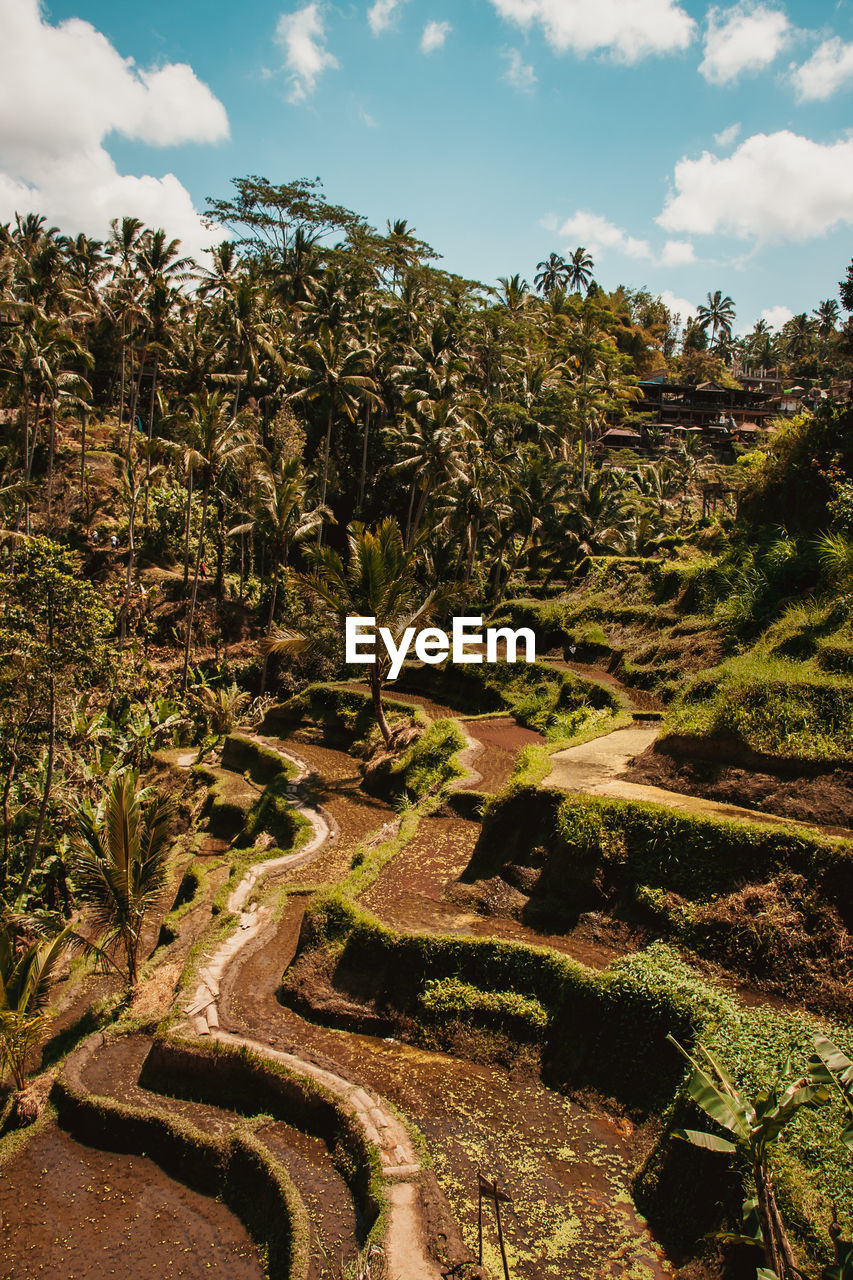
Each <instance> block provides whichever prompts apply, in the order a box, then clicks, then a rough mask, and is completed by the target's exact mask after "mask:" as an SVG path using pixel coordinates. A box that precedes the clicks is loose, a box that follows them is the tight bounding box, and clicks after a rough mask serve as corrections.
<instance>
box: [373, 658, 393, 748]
mask: <svg viewBox="0 0 853 1280" xmlns="http://www.w3.org/2000/svg"><path fill="white" fill-rule="evenodd" d="M370 693H371V696H372V698H373V714H374V715H375V716H376V723H377V724H378V725H379V732H380V733H381V734H382V739H383V741H384V743H385V746H386V747H387V746H388V744H389V742H390V741H391V730H390V729H389V728H388V721H387V720H386V719H385V708H384V707H383V705H382V682H381V681H380V679H379V676H378V675H377V673H376V667H375V666H374V667H372V668H371V671H370Z"/></svg>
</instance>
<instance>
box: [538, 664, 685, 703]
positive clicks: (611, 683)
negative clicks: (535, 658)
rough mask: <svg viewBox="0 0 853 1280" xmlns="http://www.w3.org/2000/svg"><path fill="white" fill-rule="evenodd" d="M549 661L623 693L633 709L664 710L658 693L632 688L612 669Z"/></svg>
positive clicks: (553, 665)
mask: <svg viewBox="0 0 853 1280" xmlns="http://www.w3.org/2000/svg"><path fill="white" fill-rule="evenodd" d="M547 662H548V664H549V666H552V667H563V668H565V669H566V670H568V671H574V673H575V675H577V676H583V678H584V679H585V680H595V681H596V682H597V683H598V684H603V685H606V686H607V687H608V688H610V689H615V690H616V691H617V693H621V694H622V695H623V697H624V698H625V699H626V701H627V703H628V706H629V708H630V709H631V710H636V711H661V710H663V705H664V704H663V702H662V701H661V699H660V698H659V697H658V696H657V695H656V694H654V693H649V691H648V690H647V689H632V688H631V687H630V686H629V685H627V684H624V683H623V681H622V680H620V679H619V677H618V676H617V675H614V674H613V672H612V671H606V670H605V669H604V668H603V667H594V666H591V665H590V664H589V663H587V662H566V661H564V660H563V659H560V658H548V659H547Z"/></svg>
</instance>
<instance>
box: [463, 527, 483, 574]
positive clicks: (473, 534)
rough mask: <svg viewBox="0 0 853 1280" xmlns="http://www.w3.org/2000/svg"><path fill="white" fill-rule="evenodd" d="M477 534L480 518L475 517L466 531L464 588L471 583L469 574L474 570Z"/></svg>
mask: <svg viewBox="0 0 853 1280" xmlns="http://www.w3.org/2000/svg"><path fill="white" fill-rule="evenodd" d="M479 533H480V517H479V516H477V517H476V519H475V520H474V521H473V522H472V523H471V525H470V527H469V529H468V538H469V546H468V562H467V564H466V565H465V586H466V587H467V586H468V584H469V583H470V581H471V572H472V570H473V568H474V555H475V553H476V551H477V538H478V536H479Z"/></svg>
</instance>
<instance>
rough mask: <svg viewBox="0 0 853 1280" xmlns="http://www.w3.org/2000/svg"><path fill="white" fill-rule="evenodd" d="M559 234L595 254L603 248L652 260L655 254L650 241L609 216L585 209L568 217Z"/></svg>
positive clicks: (628, 255)
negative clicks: (629, 231)
mask: <svg viewBox="0 0 853 1280" xmlns="http://www.w3.org/2000/svg"><path fill="white" fill-rule="evenodd" d="M559 234H560V235H561V236H563V237H564V238H565V239H566V240H569V241H571V242H572V243H573V244H582V245H583V246H584V248H585V249H588V250H589V252H590V253H592V254H593V256H594V255H595V254H596V253H600V252H601V250H602V249H615V250H616V251H617V252H618V253H624V254H625V255H626V256H627V257H629V258H647V259H649V260H651V258H652V257H653V256H654V255H653V254H652V251H651V248H650V246H649V244H648V241H646V240H637V239H635V238H634V237H633V236H629V235H628V233H627V232H626V231H623V229H622V228H621V227H617V226H616V225H615V224H614V223H612V222H609V221H608V220H607V218H603V217H602V216H601V215H600V214H598V213H590V212H588V211H587V210H584V209H579V210H578V212H577V213H575V214H573V215H572V217H571V218H567V219H566V221H565V222H564V223H563V225H562V226H561V227H560V229H559Z"/></svg>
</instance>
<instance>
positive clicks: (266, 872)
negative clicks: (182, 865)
mask: <svg viewBox="0 0 853 1280" xmlns="http://www.w3.org/2000/svg"><path fill="white" fill-rule="evenodd" d="M262 741H263V743H264V746H266V747H267V749H270V748H273V749H275V750H276V751H277V753H278V754H279V755H280V756H281V757H282V759H283V760H286V761H288V762H289V763H290V764H293V765H295V766H296V767H297V770H298V772H297V775H296V777H295V778H294V779H293V781H292V782H291V783H290V784H289V785H288V796H289V802H290V803H291V804H292V805H293V807H294V808H295V809H296V810H297V812H299V813H300V814H301V815H302V817H303V818H305V819H306V820H307V821H308V822H309V823H310V825H311V828H312V834H311V837H310V838H309V840H308V842H307V844H305V845H304V846H303V847H302V848H301V849H300V850H299V851H298V852H297V853H293V854H288V855H286V856H284V857H281V858H273V859H270V860H269V861H266V862H257V863H254V864H253V865H252V866H251V867H250V868H249V869H248V871H247V872H246V873H245V875H244V876H243V879H242V880H241V881H240V883H239V884H238V885H237V887H236V889H234V891H233V892H232V893H231V895H230V896H229V898H228V910H229V911H231V912H234V913H235V914H236V913H239V914H240V922H239V925H238V926H237V929H236V930H235V931H234V933H233V934H231V936H230V937H229V938H227V939H226V940H225V941H224V942H223V943H222V944H221V945H220V946H219V947H218V949H217V950H216V951H215V952H214V954H213V955H212V956H210V957H209V958H208V961H207V963H206V964H205V965H204V966H203V967H202V968H201V969H200V971H199V983H198V986H197V988H196V991H195V994H194V996H193V999H192V1001H191V1002H190V1003H189V1004H188V1005H187V1006H186V1007H185V1009H184V1013H185V1014H186V1015H187V1017H188V1018H189V1019H190V1022H189V1024H188V1026H189V1028H190V1029H191V1030H192V1031H193V1032H194V1033H195V1034H196V1035H200V1036H212V1037H214V1038H215V1039H217V1040H219V1041H221V1042H222V1043H224V1044H229V1045H232V1046H235V1047H238V1048H246V1049H250V1050H251V1051H252V1052H254V1053H256V1054H258V1055H259V1056H261V1057H263V1058H266V1059H267V1060H268V1061H272V1062H277V1063H279V1064H281V1065H282V1066H284V1067H285V1068H286V1069H287V1070H288V1071H289V1072H291V1073H292V1074H294V1075H297V1076H302V1077H303V1078H305V1079H309V1080H311V1081H313V1082H314V1083H315V1084H319V1085H321V1086H322V1087H323V1088H325V1089H328V1090H329V1092H330V1093H332V1094H334V1095H335V1097H336V1098H338V1100H339V1102H340V1103H341V1105H342V1107H343V1109H344V1110H345V1111H346V1112H348V1114H349V1115H350V1116H351V1118H352V1119H353V1120H354V1121H355V1122H356V1124H357V1125H358V1126H359V1128H360V1129H361V1131H362V1133H363V1134H364V1137H365V1138H366V1139H367V1141H368V1143H369V1144H370V1145H371V1146H372V1147H373V1148H374V1150H375V1151H376V1153H377V1155H378V1157H379V1160H380V1163H381V1168H382V1173H383V1177H384V1179H385V1182H386V1195H387V1200H388V1218H387V1227H386V1234H385V1241H384V1247H385V1258H386V1266H387V1268H388V1274H389V1277H391V1278H394V1277H400V1280H403V1278H404V1277H405V1280H441V1277H442V1275H443V1273H442V1270H441V1268H440V1267H439V1266H438V1264H437V1263H436V1262H435V1260H434V1259H433V1258H431V1257H430V1256H429V1253H428V1252H427V1250H426V1247H425V1238H426V1234H427V1232H426V1225H425V1223H424V1222H423V1221H422V1215H421V1212H420V1201H419V1198H418V1195H417V1187H416V1183H417V1180H418V1178H419V1176H420V1174H421V1172H422V1168H421V1162H420V1158H419V1157H418V1155H417V1153H416V1151H415V1147H414V1144H413V1142H412V1140H411V1137H410V1136H409V1133H408V1131H407V1129H406V1127H405V1125H404V1124H403V1123H402V1122H401V1121H400V1120H398V1119H397V1117H396V1116H394V1115H393V1114H392V1112H391V1111H390V1110H389V1108H388V1107H387V1106H386V1105H385V1103H384V1102H383V1100H382V1099H381V1098H379V1097H375V1096H371V1094H369V1093H368V1092H367V1091H366V1090H365V1089H364V1088H362V1087H361V1086H359V1085H358V1084H356V1083H355V1082H354V1081H352V1080H348V1079H346V1078H345V1077H344V1076H342V1075H340V1074H337V1073H335V1072H332V1071H328V1070H326V1069H325V1068H323V1067H320V1066H317V1064H316V1063H314V1062H311V1061H308V1060H307V1059H305V1058H302V1057H300V1056H298V1055H296V1054H293V1053H283V1052H281V1051H279V1050H276V1049H272V1048H270V1046H269V1045H267V1044H265V1043H263V1042H262V1041H259V1040H255V1039H252V1038H251V1037H249V1036H238V1035H234V1034H233V1033H231V1032H228V1031H225V1030H223V1029H222V1028H221V1027H220V1018H219V1009H218V1004H219V996H220V990H221V984H222V982H223V980H224V978H225V975H226V973H227V972H228V970H229V968H230V967H231V966H232V965H235V966H236V965H239V964H240V960H241V954H242V953H243V952H244V950H245V948H247V947H248V946H249V944H251V943H254V942H256V941H258V940H259V939H260V938H261V936H262V935H263V933H264V932H265V931H269V930H270V926H272V928H273V930H274V928H275V921H274V919H273V918H272V915H271V912H270V909H269V907H264V906H259V905H258V904H257V903H256V902H252V903H251V905H250V906H249V907H248V908H247V907H246V903H247V901H248V899H249V897H250V896H251V895H252V894H253V893H254V892H255V891H256V890H258V889H259V888H260V882H261V881H262V880H265V879H269V878H271V877H274V876H278V875H281V874H283V873H284V872H286V871H294V870H296V869H297V868H299V867H304V866H307V865H308V864H309V863H311V862H314V861H315V860H316V858H317V857H318V855H319V854H320V852H321V851H322V850H323V849H324V847H325V846H326V844H327V843H328V841H329V840H330V839H332V838H334V830H333V824H332V823H331V822H330V821H329V819H328V818H327V817H326V816H325V815H324V814H323V813H322V812H321V810H320V809H318V808H315V807H313V806H312V805H310V804H309V803H308V802H307V801H306V800H305V799H304V798H303V795H302V790H303V787H304V784H306V783H309V782H310V781H311V779H312V777H314V776H315V775H313V772H312V770H311V769H309V767H308V765H307V763H306V762H305V761H304V760H302V759H300V758H299V757H298V756H295V755H293V754H292V753H291V752H288V751H283V750H281V748H280V747H273V744H272V743H271V742H270V740H269V739H263V740H262ZM474 746H475V744H473V743H471V748H472V749H473V748H474Z"/></svg>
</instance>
